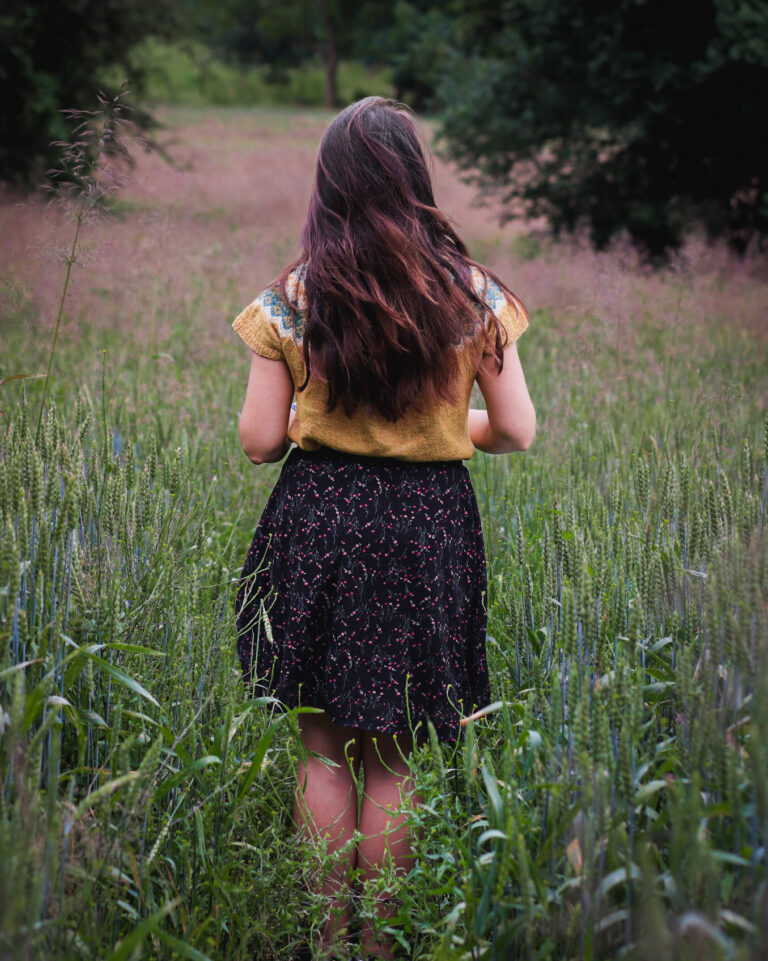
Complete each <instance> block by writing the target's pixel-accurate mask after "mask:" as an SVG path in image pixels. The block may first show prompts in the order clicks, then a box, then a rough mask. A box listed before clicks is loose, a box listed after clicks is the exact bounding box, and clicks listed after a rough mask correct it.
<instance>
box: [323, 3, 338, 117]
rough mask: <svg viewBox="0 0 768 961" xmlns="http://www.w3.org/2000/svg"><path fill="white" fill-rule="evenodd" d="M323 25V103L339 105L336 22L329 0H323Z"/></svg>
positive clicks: (331, 105)
mask: <svg viewBox="0 0 768 961" xmlns="http://www.w3.org/2000/svg"><path fill="white" fill-rule="evenodd" d="M322 11H323V27H324V29H325V43H324V44H323V45H322V57H323V66H324V67H325V105H326V107H332V108H335V107H338V106H339V93H338V90H337V87H336V73H337V71H338V67H339V58H338V53H337V49H336V22H335V20H334V17H333V10H332V7H331V0H323V3H322Z"/></svg>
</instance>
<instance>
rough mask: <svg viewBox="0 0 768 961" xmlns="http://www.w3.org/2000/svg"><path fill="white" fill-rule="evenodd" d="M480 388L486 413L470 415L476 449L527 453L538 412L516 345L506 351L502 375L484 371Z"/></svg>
mask: <svg viewBox="0 0 768 961" xmlns="http://www.w3.org/2000/svg"><path fill="white" fill-rule="evenodd" d="M477 385H478V387H479V388H480V393H481V394H482V395H483V399H484V400H485V406H486V410H475V409H472V410H470V412H469V436H470V440H471V441H472V443H473V444H474V445H475V447H476V448H478V450H484V451H486V452H487V453H489V454H506V453H509V452H510V451H515V450H528V448H529V447H530V446H531V444H532V443H533V438H534V437H535V436H536V411H535V410H534V407H533V402H532V401H531V397H530V394H529V393H528V387H527V386H526V383H525V375H524V374H523V368H522V366H521V364H520V357H519V356H518V353H517V345H516V344H515V343H512V344H510V345H509V346H508V347H507V348H506V349H505V351H504V369H503V370H502V371H501V373H500V374H499V373H497V372H496V370H495V369H491V370H486V369H483V368H481V370H479V371H478V374H477Z"/></svg>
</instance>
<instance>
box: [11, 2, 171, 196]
mask: <svg viewBox="0 0 768 961" xmlns="http://www.w3.org/2000/svg"><path fill="white" fill-rule="evenodd" d="M174 9H175V4H174V3H173V0H25V2H23V3H18V4H14V5H12V6H11V7H10V10H12V12H4V13H2V14H0V51H2V53H1V54H0V98H1V99H2V111H0V179H6V180H11V181H17V182H29V181H35V180H39V179H41V178H42V176H43V174H44V171H45V169H46V168H47V167H48V166H50V165H51V163H52V162H53V161H54V159H55V157H56V150H55V148H52V147H51V142H52V141H54V140H60V139H63V138H65V137H66V136H67V133H68V131H67V127H66V124H65V122H64V120H63V117H62V114H61V111H62V110H63V109H80V108H90V107H92V106H95V104H96V96H97V93H98V90H99V88H100V87H101V86H102V85H103V84H102V75H103V72H104V70H105V68H106V67H109V66H112V65H119V66H121V67H122V68H123V72H124V75H125V76H126V78H127V79H128V81H129V85H130V87H131V89H132V90H133V91H134V92H138V90H139V88H140V86H141V77H140V76H138V75H137V74H136V73H135V71H134V70H132V68H131V65H130V62H129V59H128V53H129V51H130V50H131V49H132V47H134V46H135V44H137V43H138V42H139V40H142V39H143V38H144V37H146V36H149V35H150V34H155V35H162V34H164V33H167V32H168V31H169V30H170V29H171V28H172V26H173V19H172V13H173V11H174Z"/></svg>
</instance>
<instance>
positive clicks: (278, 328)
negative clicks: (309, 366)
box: [232, 267, 528, 461]
mask: <svg viewBox="0 0 768 961" xmlns="http://www.w3.org/2000/svg"><path fill="white" fill-rule="evenodd" d="M472 281H473V284H474V288H475V291H476V292H477V294H478V296H479V297H480V298H481V299H484V301H485V303H486V304H487V305H488V310H489V311H492V312H493V313H494V314H495V315H496V317H498V319H499V321H500V322H501V323H502V325H503V326H504V328H505V330H506V332H507V337H508V343H510V344H511V343H512V342H513V341H515V340H517V338H518V337H519V336H520V334H522V332H523V331H524V330H525V329H526V327H527V326H528V313H527V311H526V309H525V307H524V306H523V305H522V303H520V301H515V302H511V301H510V300H509V299H508V298H507V297H506V295H505V294H504V292H503V291H502V290H501V288H500V287H499V286H498V284H496V283H494V282H493V281H492V280H491V279H490V278H488V277H486V276H485V275H484V274H483V273H482V272H481V271H480V270H478V269H477V268H476V267H473V268H472ZM286 293H287V294H288V298H289V301H286V300H284V299H283V297H282V296H281V294H280V287H279V285H273V286H272V287H268V288H267V289H266V290H265V291H263V292H262V293H261V294H259V296H258V297H257V298H256V300H254V301H253V303H252V304H249V305H248V306H247V307H246V308H245V310H244V311H243V312H242V313H241V314H239V315H238V317H237V318H236V319H235V321H234V322H233V324H232V327H233V328H234V329H235V331H236V332H237V333H238V334H239V335H240V337H242V339H243V340H244V341H245V343H246V344H247V345H248V346H249V347H250V348H251V349H252V350H254V351H256V353H257V354H260V355H261V356H262V357H267V358H269V359H270V360H283V361H285V363H286V364H287V365H288V369H289V370H290V372H291V378H292V379H293V383H294V386H297V385H299V384H303V383H304V379H305V377H306V367H305V366H304V359H303V357H302V353H301V352H302V336H303V332H304V323H305V320H306V314H307V299H306V294H305V292H304V289H303V283H302V268H301V267H299V268H297V269H296V270H295V271H293V273H292V274H291V275H290V276H289V278H288V283H287V284H286ZM479 314H480V309H479V308H478V325H477V326H476V327H475V330H476V332H477V334H476V335H475V337H472V336H469V337H467V338H466V339H465V340H464V341H463V342H462V344H461V345H459V346H458V347H456V348H453V349H456V350H459V351H460V355H461V356H460V364H459V372H458V375H457V376H458V378H459V380H460V383H459V384H458V385H457V387H458V389H457V391H456V398H457V400H456V402H455V403H454V404H449V403H447V402H445V401H442V400H441V401H439V402H435V403H433V404H432V405H430V406H429V407H426V406H425V407H424V409H423V410H422V411H416V410H414V409H413V408H412V407H411V408H408V410H407V411H406V414H405V416H404V417H402V418H401V419H400V420H398V421H395V422H394V423H393V422H392V421H388V420H386V419H385V418H384V417H382V416H381V415H379V414H378V413H373V414H372V413H370V412H368V411H366V410H365V409H364V408H363V407H362V406H360V407H358V408H357V409H356V410H355V412H354V413H353V415H352V416H351V417H348V416H347V415H346V414H345V412H344V409H343V407H342V406H341V405H337V407H335V408H334V410H333V411H331V413H330V414H329V413H326V404H327V402H328V389H327V387H326V385H325V384H324V383H323V382H322V381H320V380H318V379H317V378H315V377H312V378H310V380H309V383H308V385H307V387H306V389H305V390H303V391H301V392H299V393H297V394H296V417H295V419H294V421H293V424H292V425H291V428H290V430H289V431H288V438H289V440H292V441H293V442H294V443H295V444H298V446H299V447H301V448H303V449H304V450H318V449H319V448H321V447H331V448H333V449H334V450H339V451H345V452H347V453H351V454H361V455H365V456H368V457H395V458H398V459H399V460H407V461H434V460H462V459H466V458H469V457H471V456H472V455H473V454H474V452H475V448H474V445H473V444H472V441H471V440H470V439H469V416H468V415H469V399H470V395H471V393H472V385H473V383H474V381H475V377H476V375H477V363H478V362H479V355H478V351H477V349H476V346H475V343H476V337H477V335H478V334H479V330H480V328H479ZM484 319H485V321H486V322H489V321H490V317H489V316H488V313H487V312H486V314H485V315H484Z"/></svg>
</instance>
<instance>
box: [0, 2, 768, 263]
mask: <svg viewBox="0 0 768 961" xmlns="http://www.w3.org/2000/svg"><path fill="white" fill-rule="evenodd" d="M0 51H1V53H0V56H1V57H2V61H0V104H1V105H2V106H1V107H0V110H1V111H2V119H1V121H0V181H5V182H6V184H9V185H12V187H13V188H18V187H19V186H28V185H30V184H38V183H40V182H41V181H43V180H45V172H46V170H48V169H49V168H50V167H51V166H52V165H55V164H56V162H57V148H56V147H54V146H51V144H52V143H53V142H54V141H57V140H62V139H65V138H66V137H67V136H68V130H69V128H68V125H67V121H66V117H65V116H64V115H63V114H62V110H65V109H72V108H76V109H90V108H92V107H94V106H95V105H96V94H97V91H99V90H101V91H103V92H104V93H105V94H106V95H107V96H110V95H114V94H115V93H116V92H117V91H118V90H120V89H121V87H122V85H123V84H125V85H127V88H128V90H129V91H130V94H129V99H130V102H131V103H132V105H133V107H134V112H133V118H134V120H137V121H139V122H140V123H141V124H142V125H143V126H144V128H145V129H146V130H147V131H150V132H151V131H152V129H153V124H154V125H157V124H158V123H159V122H160V119H161V118H160V117H159V115H158V110H157V108H158V105H161V104H162V105H176V106H185V107H190V108H191V107H195V108H200V107H205V106H220V107H222V106H225V107H256V106H258V107H269V106H272V107H296V106H299V107H317V108H323V107H324V108H328V109H335V108H338V107H341V106H344V105H345V104H347V103H349V102H350V101H352V100H355V99H357V98H359V97H362V96H365V95H367V94H382V95H385V96H393V97H396V98H398V99H400V100H403V101H405V102H407V103H409V104H410V105H411V106H413V107H414V108H415V109H416V110H417V111H419V112H420V113H424V114H427V115H429V116H430V117H433V118H435V120H436V121H438V124H437V127H436V132H437V133H438V134H439V140H438V144H440V145H441V147H442V149H443V150H444V151H445V154H446V155H447V156H450V157H451V158H452V159H453V160H454V161H455V162H456V164H457V165H458V168H459V169H460V170H461V171H463V172H464V173H465V174H466V175H468V176H470V177H471V178H472V179H473V180H474V182H475V183H476V184H477V185H478V186H479V187H481V188H482V189H483V190H485V191H486V192H491V193H493V194H494V197H495V202H497V205H498V210H499V213H500V214H501V215H502V217H503V216H511V215H513V214H514V215H519V214H521V213H524V214H526V215H528V217H535V218H543V219H544V222H546V224H547V225H548V226H549V227H550V228H551V229H552V230H553V231H554V232H555V233H561V232H563V231H572V230H574V229H575V228H582V227H583V228H585V229H587V230H588V232H589V237H590V240H591V243H592V244H593V245H594V246H595V247H597V248H603V247H605V246H606V245H607V244H608V243H609V242H610V240H611V239H612V238H613V237H614V236H615V235H616V234H619V233H625V234H627V235H628V236H629V237H630V238H631V240H632V242H633V244H634V245H635V246H636V247H637V248H638V250H640V251H641V252H642V253H643V256H644V257H645V258H646V259H650V260H651V261H659V260H664V259H665V258H666V257H667V256H668V254H669V252H670V251H671V250H674V249H676V248H679V246H680V244H681V241H682V239H683V237H684V235H685V234H686V233H687V232H688V231H689V230H691V229H698V228H703V230H704V231H705V232H706V235H707V236H708V237H709V238H713V237H723V238H725V240H726V241H727V243H728V244H729V245H730V246H731V247H732V248H733V249H734V250H736V251H738V252H744V251H745V250H748V249H750V248H751V247H753V246H759V245H760V241H761V238H763V237H764V236H765V234H766V232H768V185H767V182H766V175H767V172H768V147H766V144H767V143H768V139H766V138H765V137H764V135H763V127H764V120H765V105H766V103H768V2H766V0H696V2H693V0H678V2H675V3H669V2H667V0H611V2H606V0H584V2H580V3H573V2H571V0H549V2H547V3H540V2H538V0H494V2H488V0H399V2H395V3H393V2H381V0H279V2H278V0H57V2H53V0H25V2H18V3H15V4H12V5H11V6H10V8H6V10H5V12H4V13H2V14H0Z"/></svg>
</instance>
